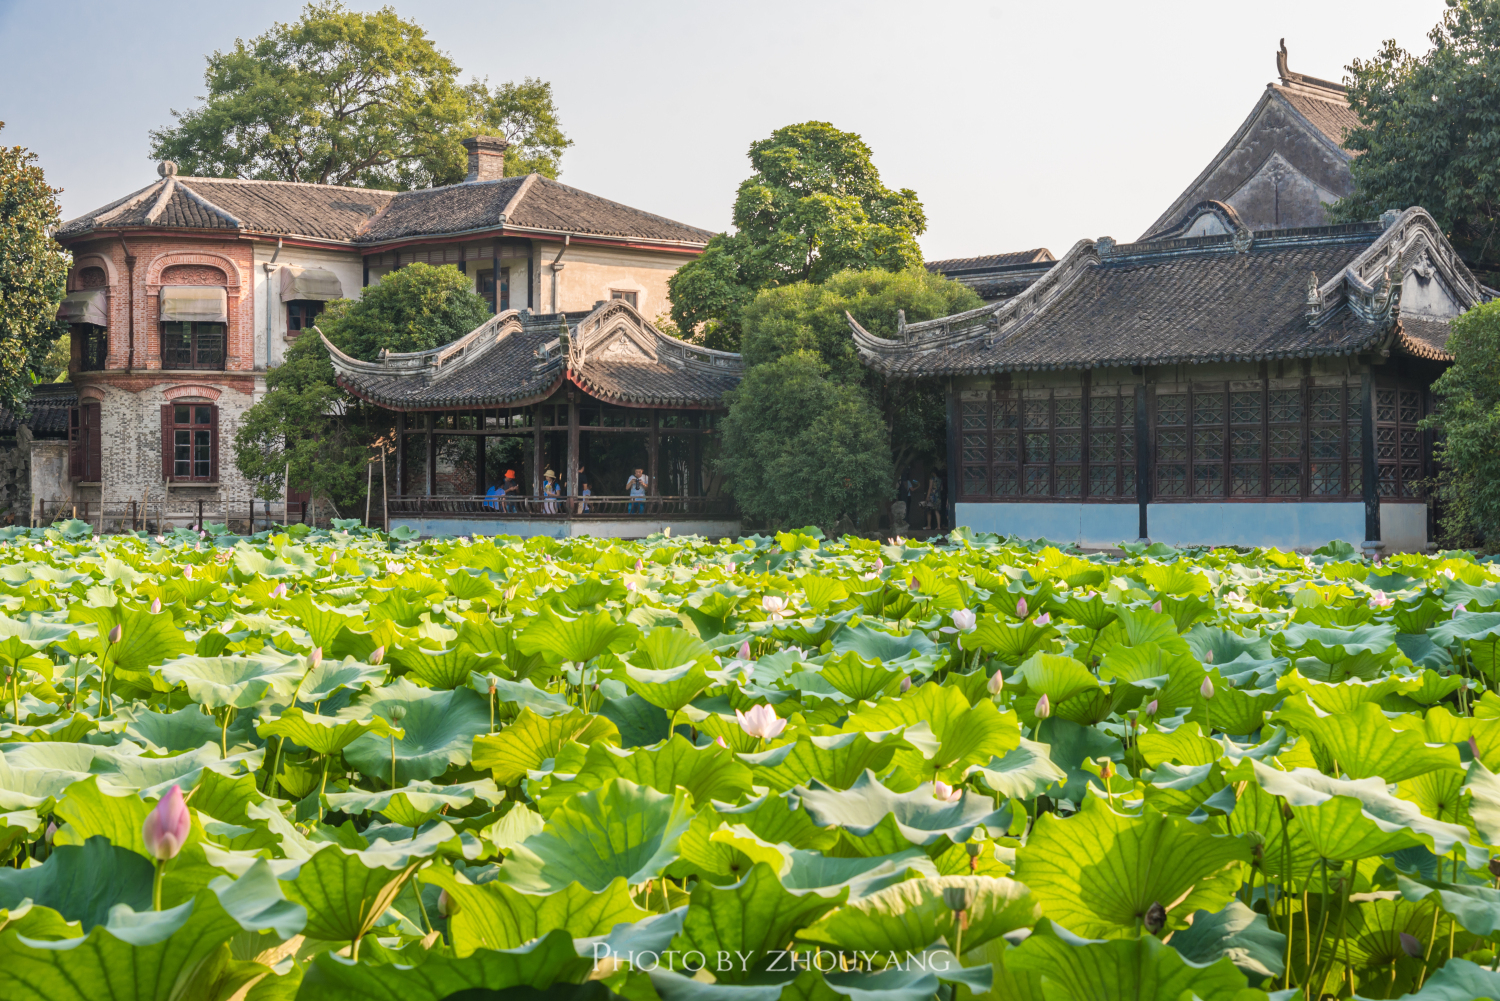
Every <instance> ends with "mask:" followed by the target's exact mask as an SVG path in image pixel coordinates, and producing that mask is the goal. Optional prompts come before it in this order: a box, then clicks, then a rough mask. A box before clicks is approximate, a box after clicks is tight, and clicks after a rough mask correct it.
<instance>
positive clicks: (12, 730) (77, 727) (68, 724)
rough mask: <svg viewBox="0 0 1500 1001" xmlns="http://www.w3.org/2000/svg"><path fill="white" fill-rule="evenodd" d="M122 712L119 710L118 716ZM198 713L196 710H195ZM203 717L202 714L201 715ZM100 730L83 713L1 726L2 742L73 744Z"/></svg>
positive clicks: (23, 704)
mask: <svg viewBox="0 0 1500 1001" xmlns="http://www.w3.org/2000/svg"><path fill="white" fill-rule="evenodd" d="M26 698H29V696H27V697H23V698H22V699H21V712H22V715H23V716H24V715H25V714H26ZM121 711H122V710H120V709H117V710H116V715H119V714H120V712H121ZM194 711H195V712H196V710H194ZM199 715H202V713H199ZM98 729H99V721H98V720H96V719H93V718H91V717H89V716H85V715H84V714H83V713H80V712H75V713H72V714H70V715H67V716H63V717H61V718H59V719H56V720H54V721H52V722H51V723H42V724H40V725H38V726H15V725H13V724H4V725H0V742H10V741H27V742H31V741H54V740H55V741H63V742H65V743H72V742H74V741H79V740H83V739H85V738H86V737H87V736H88V735H89V734H91V733H93V732H95V731H96V730H98Z"/></svg>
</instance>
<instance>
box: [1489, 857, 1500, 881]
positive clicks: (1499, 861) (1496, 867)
mask: <svg viewBox="0 0 1500 1001" xmlns="http://www.w3.org/2000/svg"><path fill="white" fill-rule="evenodd" d="M1489 870H1490V875H1491V876H1494V877H1495V878H1496V879H1500V858H1492V859H1490V865H1489Z"/></svg>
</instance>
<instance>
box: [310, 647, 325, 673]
mask: <svg viewBox="0 0 1500 1001" xmlns="http://www.w3.org/2000/svg"><path fill="white" fill-rule="evenodd" d="M321 663H323V648H322V647H320V646H315V647H313V648H312V653H310V654H308V655H307V669H308V670H309V671H316V670H317V669H318V665H319V664H321Z"/></svg>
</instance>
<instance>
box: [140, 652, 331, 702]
mask: <svg viewBox="0 0 1500 1001" xmlns="http://www.w3.org/2000/svg"><path fill="white" fill-rule="evenodd" d="M305 670H306V668H305V664H304V662H303V659H302V658H301V657H287V656H282V655H277V654H252V655H249V656H243V657H195V656H188V657H178V658H177V659H176V660H173V661H168V662H167V663H166V664H164V665H162V667H161V668H160V669H159V670H158V672H157V673H158V674H160V675H161V677H162V679H163V680H165V681H166V682H167V684H168V685H174V686H175V685H185V686H186V687H187V691H188V697H189V698H191V699H192V700H193V701H194V702H197V703H198V704H200V705H205V706H208V707H209V708H210V709H222V708H224V707H226V706H233V707H234V708H236V709H248V708H250V707H251V706H253V705H255V704H256V703H259V702H263V701H265V700H266V699H270V698H276V699H282V700H290V699H291V698H292V696H293V695H294V694H295V693H296V691H297V684H298V682H300V681H301V680H302V675H303V673H304V671H305Z"/></svg>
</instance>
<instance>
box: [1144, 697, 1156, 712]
mask: <svg viewBox="0 0 1500 1001" xmlns="http://www.w3.org/2000/svg"><path fill="white" fill-rule="evenodd" d="M1156 710H1157V702H1156V700H1155V699H1152V700H1151V701H1150V702H1147V703H1146V715H1147V716H1155V715H1156Z"/></svg>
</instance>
